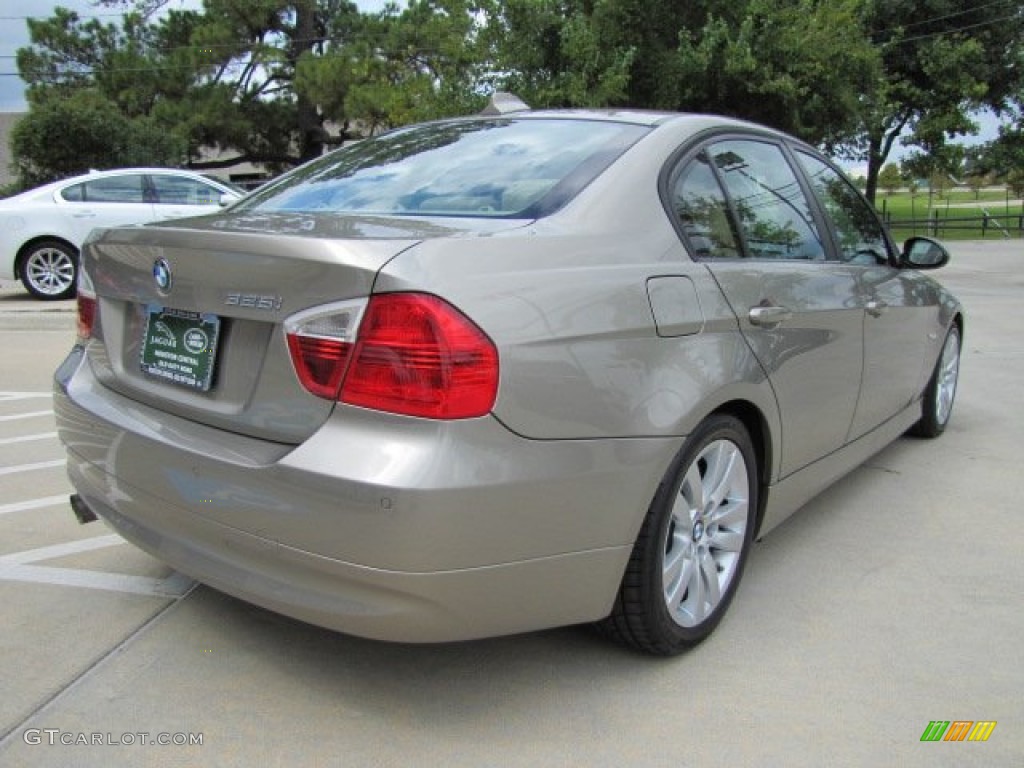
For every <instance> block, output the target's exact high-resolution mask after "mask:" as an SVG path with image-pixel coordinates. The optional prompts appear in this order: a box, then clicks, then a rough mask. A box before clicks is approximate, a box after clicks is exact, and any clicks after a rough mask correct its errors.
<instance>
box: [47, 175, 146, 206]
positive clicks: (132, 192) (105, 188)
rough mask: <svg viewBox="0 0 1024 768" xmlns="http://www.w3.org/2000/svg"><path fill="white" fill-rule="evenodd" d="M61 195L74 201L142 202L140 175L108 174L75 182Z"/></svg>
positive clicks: (143, 199) (142, 191)
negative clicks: (103, 176)
mask: <svg viewBox="0 0 1024 768" xmlns="http://www.w3.org/2000/svg"><path fill="white" fill-rule="evenodd" d="M61 197H63V198H64V199H65V200H67V201H69V202H75V203H144V202H146V198H145V193H144V185H143V177H142V176H141V175H134V174H132V175H126V176H108V177H106V178H102V179H91V180H90V181H83V182H82V183H81V184H75V185H74V186H70V187H68V188H66V189H65V190H64V191H63V192H61Z"/></svg>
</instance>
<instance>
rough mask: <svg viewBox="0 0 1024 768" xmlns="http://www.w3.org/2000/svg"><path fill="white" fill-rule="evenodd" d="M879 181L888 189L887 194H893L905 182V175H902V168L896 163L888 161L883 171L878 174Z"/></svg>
mask: <svg viewBox="0 0 1024 768" xmlns="http://www.w3.org/2000/svg"><path fill="white" fill-rule="evenodd" d="M878 183H879V185H880V186H881V187H882V188H883V189H884V190H885V191H886V194H889V195H891V194H892V193H893V192H895V191H896V189H897V188H898V187H899V186H900V185H901V184H902V183H903V177H902V176H901V175H900V169H899V168H898V167H897V166H896V164H895V163H888V164H886V166H885V167H884V168H882V172H881V173H880V174H878Z"/></svg>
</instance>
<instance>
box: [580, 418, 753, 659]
mask: <svg viewBox="0 0 1024 768" xmlns="http://www.w3.org/2000/svg"><path fill="white" fill-rule="evenodd" d="M757 494H758V481H757V462H756V459H755V456H754V449H753V446H752V444H751V441H750V436H749V434H748V433H747V430H746V428H745V427H744V426H743V424H742V423H741V422H740V421H739V420H738V419H736V418H734V417H732V416H728V415H724V414H719V415H715V416H711V417H710V418H708V419H707V420H705V421H704V422H703V423H701V425H700V426H699V427H697V429H696V430H695V431H694V432H693V434H692V435H690V438H689V439H688V440H687V441H686V444H685V445H684V446H683V448H682V450H681V451H680V452H679V454H678V456H677V457H676V459H675V460H674V461H673V462H672V466H670V467H669V469H668V472H667V473H666V474H665V478H664V480H663V481H662V483H661V484H660V485H659V487H658V491H657V493H656V494H655V497H654V500H653V501H652V502H651V506H650V509H649V510H648V512H647V516H646V517H645V518H644V523H643V526H642V527H641V529H640V534H639V536H638V537H637V540H636V543H635V544H634V546H633V553H632V555H631V556H630V559H629V564H628V565H627V567H626V573H625V575H624V576H623V579H622V585H621V586H620V588H619V594H618V596H617V597H616V599H615V605H614V607H613V609H612V612H611V615H610V616H608V618H606V619H604V620H603V621H602V622H600V623H599V624H598V629H599V630H600V631H601V632H602V633H603V634H604V635H606V636H607V637H610V638H612V639H613V640H616V641H617V642H620V643H623V644H625V645H628V646H631V647H633V648H635V649H637V650H640V651H644V652H646V653H651V654H657V655H662V656H669V655H673V654H677V653H680V652H681V651H684V650H686V649H688V648H691V647H693V646H695V645H697V644H698V643H700V642H701V641H702V640H704V639H705V638H706V637H707V636H708V635H710V634H711V632H712V631H713V630H714V629H715V627H716V626H718V623H719V622H720V621H721V620H722V617H723V616H724V615H725V612H726V610H727V609H728V607H729V603H730V602H731V601H732V598H733V595H734V594H735V593H736V588H737V587H738V586H739V582H740V577H741V576H742V575H743V568H744V566H745V564H746V560H747V554H748V553H749V551H750V547H751V542H752V541H753V536H754V526H755V523H756V520H757V502H758V498H757Z"/></svg>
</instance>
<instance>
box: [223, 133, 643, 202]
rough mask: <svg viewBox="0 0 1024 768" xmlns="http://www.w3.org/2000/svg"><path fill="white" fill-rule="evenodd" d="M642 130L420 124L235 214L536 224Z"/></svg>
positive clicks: (263, 194) (288, 180) (306, 171)
mask: <svg viewBox="0 0 1024 768" xmlns="http://www.w3.org/2000/svg"><path fill="white" fill-rule="evenodd" d="M647 130H648V128H646V127H644V126H638V125H631V124H625V123H613V122H600V121H592V120H570V119H550V120H549V119H544V120H539V119H533V120H515V119H507V118H501V119H477V120H465V121H458V122H449V123H434V124H429V125H420V126H415V127H412V128H406V129H401V130H397V131H393V132H391V133H387V134H385V135H383V136H378V137H376V138H372V139H367V140H365V141H362V142H359V143H358V144H354V145H352V146H350V147H345V148H344V149H340V150H338V151H336V152H332V153H331V154H329V155H326V156H324V157H323V158H320V159H318V160H314V161H313V162H311V163H308V164H307V165H304V166H302V167H300V168H297V169H296V170H294V171H292V172H291V173H289V174H287V175H285V176H282V177H281V178H280V179H279V180H278V181H276V182H273V183H271V184H269V185H267V186H266V187H264V188H262V189H260V190H258V191H256V192H255V193H253V194H251V195H250V196H249V197H248V198H247V199H246V200H244V201H243V202H242V203H241V204H239V205H237V206H235V207H234V208H233V210H234V211H243V210H245V211H265V212H277V211H282V212H283V211H288V212H307V213H324V212H328V213H329V212H336V213H359V214H383V215H388V216H395V215H399V216H401V215H408V216H461V217H494V218H539V217H541V216H545V215H547V214H549V213H551V212H552V211H554V210H556V209H558V208H560V207H561V206H562V205H564V204H565V203H566V202H567V201H569V200H571V199H572V198H573V197H574V196H575V195H576V194H577V193H578V192H579V191H580V190H581V189H582V188H583V187H584V186H586V185H587V184H588V183H589V182H590V181H591V180H592V179H594V177H595V176H597V175H598V174H599V173H600V172H601V171H603V170H604V169H605V168H607V167H608V165H609V164H610V163H611V162H612V161H613V160H615V158H617V157H618V156H619V155H620V154H622V152H624V151H625V150H626V148H627V147H629V146H630V145H631V144H633V143H634V142H635V141H637V140H638V139H639V138H640V137H641V136H642V135H644V133H646V132H647Z"/></svg>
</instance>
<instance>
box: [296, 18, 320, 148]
mask: <svg viewBox="0 0 1024 768" xmlns="http://www.w3.org/2000/svg"><path fill="white" fill-rule="evenodd" d="M316 36H317V29H316V2H315V0H299V1H298V2H296V3H295V31H294V33H293V36H292V40H291V44H290V46H289V58H290V59H291V64H292V71H293V72H294V71H295V70H294V67H295V65H296V64H297V63H298V61H299V57H300V56H301V55H302V54H303V53H305V52H306V51H311V50H313V46H314V45H316ZM295 108H296V118H297V120H298V126H297V128H298V132H299V160H300V162H306V161H307V160H312V159H313V158H315V157H319V156H320V155H322V154H323V152H324V127H323V118H322V117H321V116H320V112H319V110H318V109H317V106H316V104H314V103H313V102H312V101H310V99H309V97H308V96H306V95H305V94H304V93H302V92H297V93H296V94H295Z"/></svg>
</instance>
